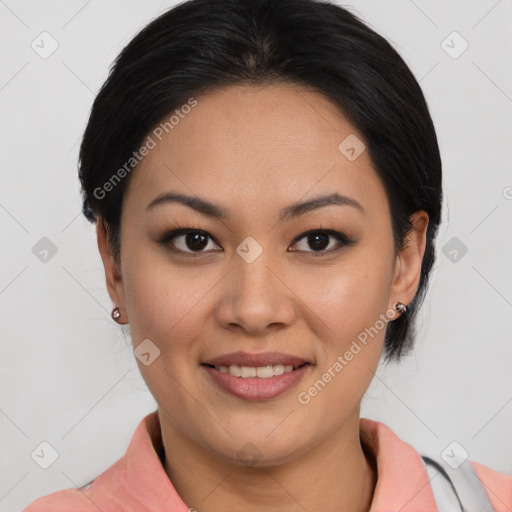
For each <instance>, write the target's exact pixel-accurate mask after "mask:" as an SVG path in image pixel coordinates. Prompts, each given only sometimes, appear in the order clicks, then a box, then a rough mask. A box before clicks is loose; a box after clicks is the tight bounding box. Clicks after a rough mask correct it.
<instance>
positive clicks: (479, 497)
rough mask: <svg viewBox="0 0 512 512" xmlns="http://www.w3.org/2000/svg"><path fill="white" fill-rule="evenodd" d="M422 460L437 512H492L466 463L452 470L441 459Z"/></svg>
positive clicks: (481, 485) (491, 507)
mask: <svg viewBox="0 0 512 512" xmlns="http://www.w3.org/2000/svg"><path fill="white" fill-rule="evenodd" d="M422 458H423V462H424V464H425V467H426V469H427V472H428V475H429V478H430V485H431V487H432V493H433V494H434V498H435V500H436V505H437V507H438V510H439V512H448V511H450V512H454V511H462V512H496V511H495V510H494V508H493V506H492V503H491V501H490V500H489V496H488V495H487V492H486V491H485V488H484V486H483V484H482V482H481V481H480V479H479V478H478V475H477V474H476V472H475V470H474V468H473V466H472V465H471V463H470V462H469V460H466V461H465V462H463V463H462V464H461V465H460V466H459V467H458V468H457V469H453V468H451V467H450V466H449V465H448V464H446V463H445V462H444V461H443V460H442V459H440V460H432V459H431V458H429V457H425V456H423V457H422Z"/></svg>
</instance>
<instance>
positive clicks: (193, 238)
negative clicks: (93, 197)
mask: <svg viewBox="0 0 512 512" xmlns="http://www.w3.org/2000/svg"><path fill="white" fill-rule="evenodd" d="M206 238H207V237H206V236H205V235H203V234H202V233H189V234H188V235H187V245H188V247H189V249H192V250H200V249H204V247H206V245H207V243H206V241H207V240H206Z"/></svg>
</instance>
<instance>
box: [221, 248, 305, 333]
mask: <svg viewBox="0 0 512 512" xmlns="http://www.w3.org/2000/svg"><path fill="white" fill-rule="evenodd" d="M233 260H234V261H233V267H232V268H231V271H230V272H229V273H228V275H227V276H226V278H225V280H224V284H223V288H222V296H221V298H220V300H219V303H218V306H217V309H216V314H217V320H218V321H219V323H220V324H221V325H222V327H224V328H225V329H231V330H236V329H238V330H243V331H245V332H247V333H249V334H252V335H260V336H261V335H264V334H266V333H267V332H269V331H271V330H275V329H280V328H284V327H286V326H289V325H291V323H292V322H293V321H294V319H295V316H296V312H297V310H298V308H297V307H296V300H297V298H296V296H295V295H294V293H293V291H292V287H293V286H292V287H290V283H287V279H286V275H285V273H284V272H283V270H282V268H283V266H282V265H281V266H280V265H278V264H277V262H276V261H275V260H274V261H272V259H271V255H270V251H263V252H262V254H261V255H260V256H259V257H258V258H256V260H254V261H252V262H251V263H249V262H248V261H246V260H244V259H243V258H242V257H240V256H239V255H238V254H235V255H234V258H233Z"/></svg>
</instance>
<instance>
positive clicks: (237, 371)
mask: <svg viewBox="0 0 512 512" xmlns="http://www.w3.org/2000/svg"><path fill="white" fill-rule="evenodd" d="M312 366H314V364H313V363H312V362H311V361H307V360H306V359H303V358H301V357H298V356H293V355H290V354H283V353H280V352H262V353H259V354H258V353H249V352H233V353H231V354H224V355H222V356H218V357H215V358H213V359H208V360H207V361H204V362H203V363H202V364H201V366H200V367H201V368H202V369H203V370H204V373H205V374H206V375H207V377H208V379H209V382H210V384H213V385H214V389H217V390H218V391H221V392H222V393H227V394H229V395H231V396H235V397H237V398H242V399H244V400H249V401H257V400H259V401H261V400H269V399H273V398H277V397H279V396H281V395H283V394H284V393H285V392H287V391H291V390H292V389H293V388H294V387H295V386H297V384H298V383H299V381H300V380H301V379H302V378H303V377H304V375H306V374H307V373H308V372H309V371H310V368H311V367H312Z"/></svg>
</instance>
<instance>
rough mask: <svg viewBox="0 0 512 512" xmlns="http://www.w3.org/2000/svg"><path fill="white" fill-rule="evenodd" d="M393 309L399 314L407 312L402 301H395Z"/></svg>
mask: <svg viewBox="0 0 512 512" xmlns="http://www.w3.org/2000/svg"><path fill="white" fill-rule="evenodd" d="M395 309H396V310H397V311H398V312H399V313H400V314H404V313H407V306H406V305H405V304H403V303H402V302H397V303H396V304H395Z"/></svg>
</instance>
